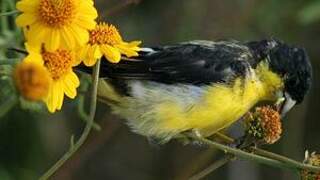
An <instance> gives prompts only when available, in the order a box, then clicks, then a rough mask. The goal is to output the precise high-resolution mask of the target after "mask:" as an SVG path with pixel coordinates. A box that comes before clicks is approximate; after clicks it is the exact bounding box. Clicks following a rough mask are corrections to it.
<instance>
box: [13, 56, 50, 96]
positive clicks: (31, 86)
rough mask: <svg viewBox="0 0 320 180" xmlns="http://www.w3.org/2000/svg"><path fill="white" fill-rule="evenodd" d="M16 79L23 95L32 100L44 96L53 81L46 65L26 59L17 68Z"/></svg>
mask: <svg viewBox="0 0 320 180" xmlns="http://www.w3.org/2000/svg"><path fill="white" fill-rule="evenodd" d="M14 80H15V84H16V86H17V89H18V90H19V92H20V93H21V95H22V96H23V97H25V98H26V99H28V100H31V101H38V100H41V99H42V98H44V97H45V96H46V95H47V94H48V91H49V86H50V83H51V78H50V74H49V72H48V70H47V69H46V68H45V67H44V66H42V65H40V64H37V63H34V62H25V61H24V62H22V63H20V64H18V65H17V67H16V68H15V71H14Z"/></svg>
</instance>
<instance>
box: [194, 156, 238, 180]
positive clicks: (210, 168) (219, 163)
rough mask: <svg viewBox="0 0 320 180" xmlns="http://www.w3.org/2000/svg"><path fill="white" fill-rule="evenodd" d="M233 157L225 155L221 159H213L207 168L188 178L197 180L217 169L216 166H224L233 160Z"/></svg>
mask: <svg viewBox="0 0 320 180" xmlns="http://www.w3.org/2000/svg"><path fill="white" fill-rule="evenodd" d="M234 159H235V157H234V156H233V155H225V156H224V157H223V158H222V159H219V160H218V161H215V162H214V163H212V164H211V165H209V166H208V167H207V168H205V169H204V170H202V171H200V172H199V173H197V174H195V175H193V176H192V177H190V178H189V180H198V179H202V178H204V177H206V176H207V175H209V174H210V173H211V172H213V171H215V170H217V169H218V168H220V167H222V166H224V165H225V164H227V163H228V162H230V161H233V160H234Z"/></svg>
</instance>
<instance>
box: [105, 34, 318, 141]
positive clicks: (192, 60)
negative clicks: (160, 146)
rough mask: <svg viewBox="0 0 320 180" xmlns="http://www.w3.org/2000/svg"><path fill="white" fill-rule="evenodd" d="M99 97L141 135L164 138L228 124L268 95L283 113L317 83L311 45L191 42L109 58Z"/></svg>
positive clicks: (207, 133)
mask: <svg viewBox="0 0 320 180" xmlns="http://www.w3.org/2000/svg"><path fill="white" fill-rule="evenodd" d="M101 77H102V78H105V79H104V81H103V82H102V83H101V84H100V87H99V96H100V99H101V100H102V101H104V102H106V103H107V104H108V105H109V106H110V107H111V109H112V111H113V113H115V114H117V115H119V116H120V117H122V118H124V119H126V120H127V124H128V125H129V126H130V127H131V128H132V130H133V131H134V132H136V133H138V134H141V135H144V136H147V137H150V138H156V139H158V140H160V142H167V141H168V140H170V139H172V138H174V137H177V136H179V134H181V133H183V132H195V133H196V134H197V135H201V136H203V137H207V136H210V135H212V134H214V133H216V132H218V131H220V130H222V129H224V128H227V127H228V126H230V125H231V124H232V123H234V122H235V121H237V120H239V119H240V118H241V117H242V116H243V115H244V114H245V113H246V112H248V111H249V110H250V109H251V108H252V107H253V106H255V105H256V104H257V103H259V102H262V101H268V102H269V103H270V104H275V103H279V102H282V103H281V105H282V106H281V114H282V116H284V115H285V114H286V113H287V112H288V111H289V110H290V109H291V108H292V107H293V106H294V105H295V104H296V103H301V102H302V101H303V99H304V96H305V95H306V93H307V91H308V90H309V88H310V85H311V79H312V68H311V64H310V62H309V59H308V56H307V54H306V51H305V50H304V49H302V48H298V47H295V46H290V45H287V44H285V43H283V42H280V41H278V40H273V39H270V40H262V41H253V42H246V43H241V42H238V41H218V42H212V41H191V42H185V43H181V44H176V45H171V46H163V47H157V48H143V49H142V51H141V52H140V53H139V56H138V57H135V58H130V59H127V58H126V59H125V58H124V59H123V60H122V61H120V63H118V64H112V63H109V62H108V61H106V60H102V66H101Z"/></svg>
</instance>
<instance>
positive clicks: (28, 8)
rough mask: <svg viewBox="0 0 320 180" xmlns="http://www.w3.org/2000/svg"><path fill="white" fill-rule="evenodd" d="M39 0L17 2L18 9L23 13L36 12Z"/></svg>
mask: <svg viewBox="0 0 320 180" xmlns="http://www.w3.org/2000/svg"><path fill="white" fill-rule="evenodd" d="M38 6H39V0H21V1H19V2H17V4H16V8H17V9H18V10H19V11H22V12H36V11H37V10H38V9H37V7H38Z"/></svg>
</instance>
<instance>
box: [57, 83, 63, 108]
mask: <svg viewBox="0 0 320 180" xmlns="http://www.w3.org/2000/svg"><path fill="white" fill-rule="evenodd" d="M55 91H56V92H57V110H61V107H62V105H63V98H64V91H63V82H62V81H58V82H57V85H56V87H55Z"/></svg>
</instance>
